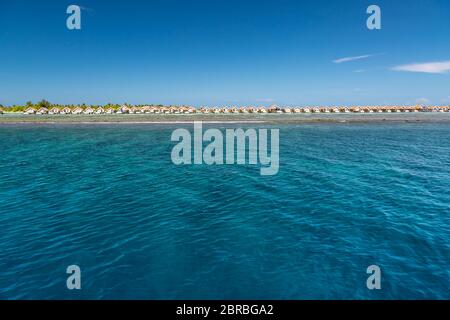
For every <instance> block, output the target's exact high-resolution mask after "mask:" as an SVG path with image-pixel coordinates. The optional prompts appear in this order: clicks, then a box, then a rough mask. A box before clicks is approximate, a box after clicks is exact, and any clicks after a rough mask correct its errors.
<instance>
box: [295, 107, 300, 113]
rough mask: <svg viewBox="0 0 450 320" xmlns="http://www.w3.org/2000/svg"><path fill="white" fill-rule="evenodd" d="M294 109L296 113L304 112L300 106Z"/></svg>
mask: <svg viewBox="0 0 450 320" xmlns="http://www.w3.org/2000/svg"><path fill="white" fill-rule="evenodd" d="M293 111H294V113H300V112H302V109H300V108H299V107H295V108H294V109H293Z"/></svg>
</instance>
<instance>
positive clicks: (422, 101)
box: [414, 98, 431, 104]
mask: <svg viewBox="0 0 450 320" xmlns="http://www.w3.org/2000/svg"><path fill="white" fill-rule="evenodd" d="M414 102H415V103H417V104H428V103H430V102H431V101H430V99H427V98H419V99H416V100H415V101H414Z"/></svg>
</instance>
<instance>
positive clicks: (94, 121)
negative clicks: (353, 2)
mask: <svg viewBox="0 0 450 320" xmlns="http://www.w3.org/2000/svg"><path fill="white" fill-rule="evenodd" d="M195 121H202V122H203V123H205V124H252V123H254V124H278V125H283V124H302V123H341V124H345V123H372V122H373V123H375V122H380V123H424V122H441V123H442V122H445V123H446V122H449V123H450V113H440V112H426V113H389V114H385V113H383V114H380V113H362V114H342V113H331V114H231V115H230V114H192V115H191V114H168V115H167V114H164V115H161V114H114V115H24V114H17V113H5V114H1V115H0V126H1V125H8V124H10V125H11V124H15V125H26V124H36V125H41V124H47V125H59V124H68V125H70V124H82V125H107V124H128V125H130V124H143V125H165V124H167V125H174V124H175V125H176V124H192V123H194V122H195Z"/></svg>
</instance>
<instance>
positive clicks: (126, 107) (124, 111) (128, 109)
mask: <svg viewBox="0 0 450 320" xmlns="http://www.w3.org/2000/svg"><path fill="white" fill-rule="evenodd" d="M117 113H130V108H129V107H128V106H126V105H122V106H121V107H120V108H119V112H117Z"/></svg>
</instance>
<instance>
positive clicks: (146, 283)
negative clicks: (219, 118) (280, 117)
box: [0, 123, 450, 299]
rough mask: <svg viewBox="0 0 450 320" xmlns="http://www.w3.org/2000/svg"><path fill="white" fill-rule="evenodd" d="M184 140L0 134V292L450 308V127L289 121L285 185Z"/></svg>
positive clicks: (83, 132) (66, 129)
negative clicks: (179, 147)
mask: <svg viewBox="0 0 450 320" xmlns="http://www.w3.org/2000/svg"><path fill="white" fill-rule="evenodd" d="M216 126H220V125H216ZM236 126H240V125H236ZM186 127H187V128H189V127H190V126H189V125H186ZM241 127H242V126H241ZM263 127H268V126H267V125H263ZM172 130H173V128H171V127H167V126H157V125H85V126H83V125H67V126H55V125H54V126H51V125H47V126H46V125H2V126H0V227H1V232H0V298H3V299H6V298H7V299H18V298H25V299H55V298H58V299H79V298H80V299H98V298H100V299H107V298H112V299H118V298H120V299H131V298H138V299H230V298H234V299H241V298H242V299H263V298H264V299H331V298H332V299H349V298H356V299H394V298H396V299H413V298H418V299H424V298H427V299H449V298H450V292H449V288H450V268H449V267H450V143H449V141H450V126H449V125H448V124H446V123H441V124H439V123H413V124H379V123H372V124H304V125H289V126H288V125H285V126H281V127H280V162H281V163H280V171H279V173H278V175H276V176H261V175H260V174H259V167H257V166H235V165H228V166H227V165H223V166H206V165H200V166H175V165H173V164H172V162H171V158H170V152H171V149H172V147H173V145H174V143H173V142H171V141H170V134H171V132H172ZM72 264H76V265H79V266H80V267H81V272H82V277H81V281H82V289H81V290H79V291H77V290H74V291H69V290H68V289H67V288H66V278H67V276H68V275H67V274H66V272H65V271H66V268H67V266H69V265H72ZM372 264H376V265H379V266H380V268H381V271H382V280H381V285H382V289H381V290H375V291H370V290H368V289H367V288H366V279H367V277H368V274H366V268H367V267H368V266H369V265H372Z"/></svg>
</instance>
